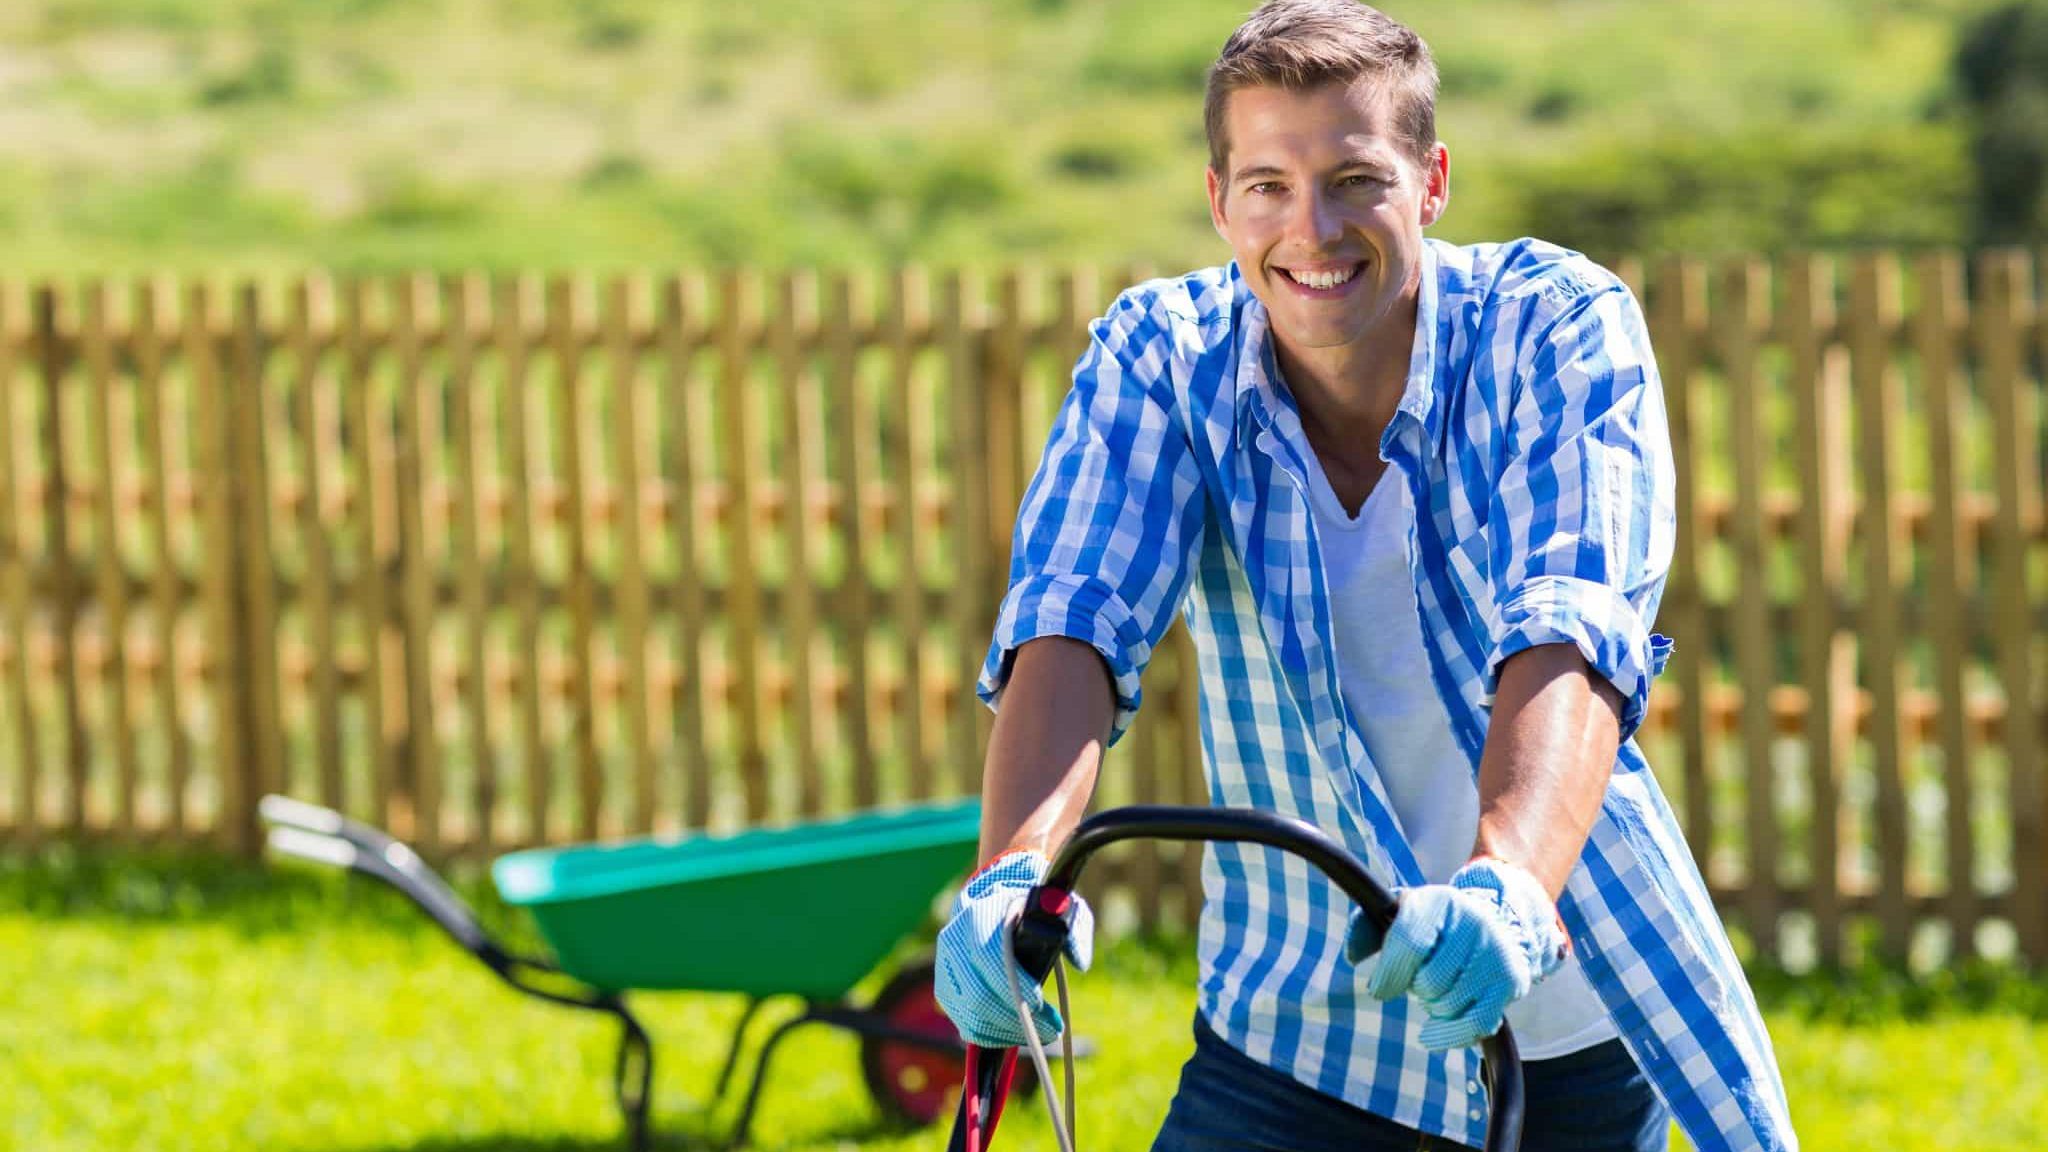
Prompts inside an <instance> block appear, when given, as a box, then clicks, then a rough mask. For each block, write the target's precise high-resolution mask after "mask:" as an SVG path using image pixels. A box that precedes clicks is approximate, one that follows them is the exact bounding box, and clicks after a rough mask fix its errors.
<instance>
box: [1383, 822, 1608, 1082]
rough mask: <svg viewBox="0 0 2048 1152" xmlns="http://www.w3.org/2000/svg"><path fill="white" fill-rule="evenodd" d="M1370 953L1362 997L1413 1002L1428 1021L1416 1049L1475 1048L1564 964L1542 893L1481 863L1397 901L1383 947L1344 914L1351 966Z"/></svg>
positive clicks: (1556, 925)
mask: <svg viewBox="0 0 2048 1152" xmlns="http://www.w3.org/2000/svg"><path fill="white" fill-rule="evenodd" d="M1375 951H1378V952H1379V953H1380V962H1379V966H1378V967H1377V968H1375V969H1373V973H1372V976H1371V978H1370V979H1369V980H1368V981H1367V982H1366V991H1367V992H1369V993H1371V994H1372V995H1373V996H1374V997H1376V998H1378V999H1380V1000H1393V999H1396V998H1397V997H1401V996H1407V995H1413V996H1414V997H1415V998H1416V1000H1418V1001H1420V1002H1421V1004H1422V1008H1423V1011H1425V1012H1427V1013H1428V1014H1429V1017H1430V1019H1429V1022H1428V1023H1426V1024H1424V1025H1423V1026H1422V1035H1421V1037H1420V1039H1421V1042H1422V1046H1423V1047H1424V1048H1427V1049H1429V1050H1430V1051H1432V1052H1441V1051H1443V1050H1445V1049H1447V1048H1462V1047H1465V1046H1467V1045H1471V1044H1477V1043H1479V1042H1480V1041H1481V1040H1483V1039H1485V1038H1486V1037H1488V1036H1491V1035H1493V1034H1494V1033H1495V1032H1497V1031H1499V1030H1500V1024H1501V1020H1502V1018H1503V1017H1504V1016H1505V1015H1506V1012H1507V1006H1508V1005H1510V1004H1512V1003H1514V1002H1515V1001H1517V1000H1520V999H1521V998H1522V997H1524V996H1527V995H1528V994H1529V990H1530V989H1531V988H1533V987H1535V986H1536V984H1537V982H1538V981H1540V980H1542V979H1543V978H1544V977H1545V976H1548V975H1550V974H1551V973H1552V972H1555V971H1557V969H1558V968H1559V967H1560V966H1562V965H1563V964H1564V959H1565V956H1566V955H1567V954H1568V953H1569V952H1570V951H1571V941H1570V939H1569V938H1568V937H1567V936H1566V935H1565V931H1564V925H1563V923H1562V922H1561V921H1560V920H1559V919H1558V916H1557V905H1556V904H1554V903H1553V902H1552V901H1551V899H1550V893H1549V892H1548V891H1546V890H1545V889H1544V887H1543V883H1542V882H1541V881H1539V880H1537V879H1536V877H1534V876H1532V875H1530V874H1529V873H1528V872H1527V871H1526V870H1524V869H1522V868H1518V867H1516V866H1515V865H1513V864H1510V863H1508V862H1507V861H1505V860H1497V859H1494V858H1493V857H1490V856H1482V857H1480V858H1479V859H1477V860H1474V861H1472V862H1471V863H1469V864H1466V865H1465V866H1464V867H1463V868H1460V869H1458V871H1457V872H1456V873H1455V874H1453V875H1452V876H1451V880H1450V883H1448V884H1429V885H1425V886H1422V887H1417V888H1410V889H1407V890H1406V891H1404V892H1402V893H1401V894H1400V911H1399V912H1398V913H1397V914H1396V915H1395V917H1394V923H1393V926H1392V928H1390V929H1389V930H1388V932H1387V934H1386V937H1385V939H1384V940H1382V939H1381V938H1380V934H1379V932H1378V931H1377V930H1376V929H1375V928H1374V927H1373V926H1372V925H1371V924H1370V923H1369V922H1368V921H1367V920H1366V919H1365V918H1364V916H1363V914H1360V913H1353V914H1352V918H1351V930H1350V933H1349V935H1348V936H1347V937H1346V939H1345V942H1344V955H1345V958H1346V959H1348V960H1350V961H1351V962H1352V963H1354V964H1356V963H1358V962H1359V961H1361V960H1364V959H1365V958H1366V957H1368V956H1370V955H1372V954H1373V952H1375Z"/></svg>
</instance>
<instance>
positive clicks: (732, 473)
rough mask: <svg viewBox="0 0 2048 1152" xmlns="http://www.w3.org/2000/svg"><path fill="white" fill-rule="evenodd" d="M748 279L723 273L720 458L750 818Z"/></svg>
mask: <svg viewBox="0 0 2048 1152" xmlns="http://www.w3.org/2000/svg"><path fill="white" fill-rule="evenodd" d="M746 287H747V284H746V281H745V280H744V279H742V277H741V274H740V273H739V272H738V271H736V270H728V271H726V272H725V273H723V274H722V275H721V276H720V277H719V281H718V356H719V377H718V409H719V441H720V455H721V457H722V459H721V461H720V463H721V465H722V468H723V471H724V473H725V491H726V494H727V496H728V502H727V505H726V526H727V532H726V539H725V545H726V557H725V565H724V568H725V594H726V612H727V617H728V621H729V628H730V633H729V636H728V641H727V646H726V651H727V660H728V661H729V665H728V666H729V667H730V668H731V669H732V671H733V674H732V675H730V676H728V677H727V683H728V684H729V685H730V686H731V693H732V700H731V703H732V710H733V714H734V722H735V724H736V726H737V730H736V732H735V733H734V747H735V750H736V753H737V755H738V758H739V769H740V786H741V788H742V790H743V795H744V798H745V802H746V819H747V822H748V823H750V824H751V823H758V822H760V821H761V820H764V819H766V818H767V816H768V814H769V811H770V804H771V799H772V798H771V796H770V793H769V779H768V753H767V750H766V749H765V748H764V747H763V746H762V743H761V703H760V702H761V673H760V616H761V588H760V576H759V572H758V571H757V569H756V568H755V564H756V556H757V555H758V553H757V552H756V550H755V547H754V518H755V516H756V510H755V506H754V486H753V483H752V480H751V470H750V468H749V465H748V461H749V460H751V459H754V457H753V455H752V453H753V450H754V448H753V444H754V438H753V434H752V431H751V429H752V426H753V419H752V413H750V412H749V411H748V406H749V404H750V403H751V400H752V396H751V393H750V391H749V389H748V387H747V375H748V373H747V357H748V353H749V352H750V351H751V348H750V342H749V340H748V335H747V331H746V327H745V325H746V322H747V317H746V315H745V313H744V311H743V309H744V306H745V290H746Z"/></svg>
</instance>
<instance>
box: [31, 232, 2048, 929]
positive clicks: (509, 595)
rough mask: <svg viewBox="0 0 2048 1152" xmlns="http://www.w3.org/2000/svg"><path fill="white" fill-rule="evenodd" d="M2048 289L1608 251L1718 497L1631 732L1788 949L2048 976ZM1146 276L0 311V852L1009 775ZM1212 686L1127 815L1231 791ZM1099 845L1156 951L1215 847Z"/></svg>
mask: <svg viewBox="0 0 2048 1152" xmlns="http://www.w3.org/2000/svg"><path fill="white" fill-rule="evenodd" d="M2037 263H2039V260H2038V258H2037V257H2035V256H2033V255H2030V254H2026V253H2019V252H1993V253H1986V254H1981V255H1977V256H1974V257H1968V258H1966V257H1965V256H1963V255H1962V254H1958V253H1947V252H1937V253H1928V254H1924V255H1918V256H1914V257H1912V258H1910V259H1903V258H1900V257H1897V256H1894V255H1889V254H1880V253H1869V254H1858V255H1853V256H1847V257H1824V256H1814V257H1800V258H1794V259H1786V260H1782V261H1779V262H1776V263H1775V264H1772V263H1766V262H1764V261H1762V260H1757V259H1747V258H1744V259H1733V260H1724V261H1717V262H1714V263H1711V264H1708V263H1702V262H1698V261H1692V260H1683V259H1673V260H1667V261H1663V262H1660V263H1658V264H1656V265H1654V266H1653V267H1650V268H1648V269H1645V268H1644V267H1643V266H1641V265H1640V264H1637V263H1635V262H1632V261H1621V262H1618V264H1617V266H1618V267H1619V268H1620V270H1621V271H1622V273H1623V275H1624V276H1625V278H1627V279H1629V281H1630V282H1631V284H1632V285H1634V286H1635V287H1636V289H1637V291H1638V293H1639V295H1641V297H1642V298H1643V300H1644V302H1645V306H1646V310H1647V312H1648V314H1649V316H1650V321H1651V326H1652V332H1653V337H1654V339H1655V342H1656V347H1657V350H1658V355H1659V361H1660V364H1661V367H1662V370H1663V374H1664V379H1665V387H1666V395H1667V401H1668V403H1669V411H1670V419H1671V430H1672V436H1673V441H1674V448H1675V450H1676V453H1677V463H1678V469H1679V475H1680V478H1681V480H1680V491H1679V502H1680V503H1679V514H1680V517H1681V523H1682V525H1683V530H1682V531H1681V533H1680V537H1679V552H1678V555H1677V557H1676V562H1675V565H1674V568H1673V571H1672V573H1671V577H1670V582H1669V585H1668V589H1667V593H1666V596H1665V599H1664V603H1663V608H1662V611H1661V614H1660V617H1659V621H1658V627H1659V629H1660V630H1661V631H1664V632H1666V633H1668V634H1670V635H1672V636H1673V637H1674V638H1675V640H1676V641H1677V650H1676V654H1675V658H1674V661H1673V664H1672V667H1671V668H1670V670H1669V671H1668V672H1667V674H1666V675H1665V676H1664V678H1663V679H1662V680H1660V682H1659V684H1658V686H1657V687H1656V689H1655V691H1654V693H1653V695H1652V712H1651V716H1650V720H1649V723H1648V724H1647V726H1646V728H1645V730H1644V734H1643V740H1644V743H1645V746H1646V749H1647V751H1648V752H1649V754H1650V756H1651V760H1652V763H1653V764H1654V766H1655V768H1656V770H1657V772H1658V775H1659V776H1660V778H1661V779H1663V781H1664V782H1665V784H1666V788H1667V790H1668V791H1669V792H1670V794H1671V795H1672V797H1673V801H1674V804H1675V805H1676V806H1677V807H1678V809H1679V810H1680V813H1681V815H1682V818H1683V822H1684V824H1685V826H1686V829H1687V832H1688V836H1689V838H1690V840H1691V842H1692V844H1693V846H1694V850H1695V852H1696V853H1698V855H1699V857H1700V859H1701V860H1702V862H1703V864H1704V865H1705V869H1706V872H1707V874H1708V877H1709V880H1710V883H1711V884H1712V887H1713V888H1714V890H1715V893H1716V896H1717V898H1718V899H1720V901H1721V902H1722V904H1723V905H1724V908H1725V909H1726V910H1727V911H1728V912H1729V913H1730V916H1731V919H1733V920H1736V921H1739V922H1741V923H1742V924H1743V925H1744V926H1745V927H1746V928H1747V930H1748V931H1749V932H1750V933H1751V935H1752V937H1753V938H1754V939H1755V940H1756V941H1757V942H1758V944H1759V946H1760V947H1761V948H1762V949H1764V950H1765V951H1767V952H1780V951H1790V950H1792V949H1794V948H1795V947H1804V948H1806V949H1807V950H1808V951H1810V952H1812V953H1814V954H1817V955H1818V956H1819V957H1822V958H1828V959H1832V958H1836V957H1838V956H1840V955H1841V954H1842V953H1843V951H1844V949H1845V948H1855V947H1859V946H1860V942H1862V941H1864V940H1865V938H1866V937H1871V938H1872V939H1871V940H1870V943H1872V944H1874V945H1875V946H1876V947H1880V948H1882V949H1884V950H1886V951H1890V952H1894V953H1898V952H1903V951H1905V950H1906V949H1907V948H1908V947H1909V946H1911V945H1912V944H1913V943H1914V941H1915V940H1916V939H1918V938H1919V935H1918V934H1919V933H1922V932H1927V931H1932V932H1934V933H1935V934H1936V935H1937V936H1940V935H1945V936H1946V938H1947V940H1948V941H1949V944H1948V947H1949V948H1950V949H1951V950H1953V951H1955V952H1957V953H1968V952H1970V951H1972V950H1973V949H1975V948H1977V947H1978V946H1979V943H1980V942H1981V941H1986V940H1991V941H1995V940H1997V938H1998V937H1999V934H2000V933H2005V934H2006V935H2007V937H2008V938H2009V939H2012V940H2014V941H2016V943H2017V946H2018V949H2019V952H2020V954H2021V955H2023V956H2025V957H2028V958H2030V959H2032V960H2034V961H2037V962H2038V961H2041V960H2044V959H2048V842H2044V832H2048V790H2044V788H2043V781H2042V766H2041V750H2042V746H2043V741H2044V731H2043V724H2042V717H2043V705H2042V699H2041V697H2042V691H2041V687H2040V680H2041V676H2042V672H2041V669H2042V660H2041V658H2042V655H2043V653H2042V652H2041V647H2042V637H2043V634H2044V627H2043V625H2044V621H2048V594H2044V588H2048V555H2044V549H2043V547H2042V545H2043V541H2044V535H2048V533H2044V527H2043V514H2042V500H2041V473H2042V463H2043V455H2044V437H2043V427H2042V423H2041V409H2042V405H2041V399H2042V395H2041V394H2042V385H2043V381H2042V364H2043V362H2044V361H2048V294H2040V295H2037V293H2036V292H2035V289H2034V281H2035V270H2036V267H2035V266H2036V264H2037ZM1142 275H1143V270H1142V269H1121V270H1118V271H1116V272H1115V273H1114V274H1111V275H1107V276H1102V275H1096V274H1092V273H1090V272H1087V271H1081V270H1074V271H1064V272H1061V273H1059V274H1057V275H1045V274H1041V273H1037V272H1027V271H1021V270H1020V271H1011V272H1005V273H1002V274H1000V275H997V276H993V277H987V278H983V277H975V276H969V275H965V274H962V273H958V272H947V273H944V274H937V275H927V274H925V273H922V272H920V271H917V270H899V271H894V272H891V273H888V274H886V275H881V276H856V275H851V274H830V275H823V276H820V275H816V274H812V273H805V272H792V273H785V274H776V275H762V274H755V273H747V272H740V271H725V272H718V273H713V274H708V275H701V276H700V275H677V276H672V277H664V278H655V277H622V278H617V279H611V280H606V281H604V282H602V283H599V282H595V281H592V280H589V279H586V278H578V277H553V278H547V279H541V278H536V277H510V278H496V279H486V278H482V277H476V276H455V277H443V278H429V277H425V276H406V277H397V278H389V279H364V280H332V279H328V278H324V277H314V278H308V279H304V280H301V281H298V282H295V283H292V284H289V285H283V286H280V285H274V284H264V285H253V284H243V285H237V286H234V287H233V288H231V289H230V288H223V287H222V286H220V285H218V284H215V283H213V282H207V281H199V282H191V283H181V284H173V283H169V282H166V281H160V280H147V281H143V282H139V283H134V284H130V285H123V286H121V287H119V288H118V289H114V288H110V287H109V286H107V285H105V284H101V283H89V284H84V285H80V286H66V287H63V288H61V289H60V288H58V287H54V286H47V285H42V286H26V285H21V284H0V838H4V842H7V843H13V844H17V845H20V844H29V843H32V842H34V841H36V840H38V839H40V838H45V837H49V836H52V835H59V836H67V837H75V838H81V839H85V840H88V841H91V840H113V841H119V842H132V843H149V842H193V841H204V842H212V843H217V844H220V845H222V846H226V847H229V848H233V849H237V850H243V851H249V850H253V849H254V848H255V846H256V844H257V841H258V835H257V829H256V825H255V819H254V814H253V804H254V800H255V798H256V797H258V796H260V795H261V794H263V793H264V792H267V791H274V790H282V791H286V792H289V793H291V794H293V795H297V796H301V797H304V798H306V799H311V800H316V801H320V802H323V803H327V804H330V805H334V806H337V807H341V808H343V809H345V810H347V811H349V812H351V813H352V814H355V815H357V816H359V817H362V818H364V819H368V820H371V821H373V822H376V823H378V824H381V825H384V826H386V827H388V828H391V829H392V830H393V831H394V832H395V833H396V834H397V835H400V836H402V837H405V838H407V839H409V840H411V841H413V842H414V843H415V844H417V845H418V846H420V847H421V848H422V849H423V850H424V851H426V852H428V853H430V854H432V855H435V856H440V857H446V856H451V855H462V854H472V855H474V854H485V853H491V852H496V851H501V850H504V849H508V848H512V847H516V846H521V845H527V844H534V843H543V842H555V841H563V840H570V839H589V838H596V837H614V836H626V835H634V834H643V833H673V832H678V831H683V830H688V829H695V828H707V827H708V828H732V827H737V826H741V825H744V824H749V823H754V822H760V821H767V820H782V819H791V818H798V817H803V816H809V815H817V814H822V813H830V812H835V811H843V810H846V809H850V808H854V807H864V806H868V805H873V804H882V803H891V802H898V801H903V800H907V799H911V798H916V797H926V796H943V795H955V794H960V793H963V792H968V791H971V790H973V789H974V788H975V787H976V785H977V780H978V776H979V766H980V749H981V745H982V741H983V740H984V739H985V737H986V733H987V728H988V720H987V715H986V712H985V710H984V709H982V708H981V707H980V706H979V705H978V704H977V703H976V702H975V701H974V699H973V695H972V684H973V679H974V675H975V673H976V672H977V670H978V668H979V665H980V662H981V657H982V654H983V651H984V646H985V645H986V643H987V637H988V632H989V626H990V624H991V623H992V621H993V618H994V613H995V609H996V606H997V603H998V601H999V598H1000V595H1001V592H1002V588H1003V577H1004V574H1005V572H1006V563H1007V561H1006V558H1007V556H1008V528H1009V521H1010V518H1011V516H1012V514H1013V513H1014V511H1015V508H1016V506H1017V503H1018V500H1019V497H1020V495H1021V492H1022V487H1023V485H1024V483H1025V481H1026V480H1027V479H1028V477H1029V471H1030V465H1031V462H1032V461H1033V460H1034V459H1035V455H1036V452H1037V450H1038V447H1039V445H1040V444H1041V443H1042V442H1043V439H1044V436H1045V432H1046V429H1047V427H1048V425H1049V422H1050V419H1051V416H1052V413H1053V410H1054V408H1055V407H1056V405H1057V403H1058V400H1059V397H1060V395H1061V393H1062V391H1063V389H1064V386H1065V381H1066V376H1067V373H1068V371H1069V370H1070V369H1071V366H1072V363H1073V361H1074V358H1075V357H1076V355H1077V354H1078V353H1079V352H1080V350H1081V349H1082V347H1083V346H1084V342H1085V340H1086V331H1085V324H1086V321H1087V319H1088V318H1089V317H1091V316H1094V315H1096V314H1098V313H1099V312H1100V311H1101V309H1102V308H1103V306H1104V305H1105V304H1106V302H1107V299H1108V297H1109V295H1110V292H1111V291H1112V290H1113V289H1114V288H1115V287H1120V286H1121V285H1122V284H1125V283H1129V282H1131V281H1132V280H1134V279H1137V278H1139V277H1140V276H1142ZM1192 659H1193V657H1192V650H1191V647H1190V645H1189V644H1188V643H1187V640H1186V636H1185V631H1184V630H1183V629H1180V628H1178V627H1176V629H1175V631H1174V633H1173V635H1172V637H1171V638H1170V640H1169V642H1168V643H1167V644H1165V645H1163V646H1162V649H1161V651H1160V653H1159V655H1158V657H1157V659H1156V660H1155V662H1154V664H1153V667H1152V669H1151V671H1150V672H1149V673H1148V676H1147V685H1146V696H1147V700H1148V705H1147V709H1146V713H1145V715H1143V716H1141V718H1140V720H1139V722H1138V724H1137V725H1136V727H1135V728H1134V730H1133V732H1132V734H1131V736H1130V738H1129V740H1128V741H1127V742H1126V743H1124V744H1123V745H1120V746H1119V748H1118V749H1117V750H1116V751H1115V752H1113V753H1112V756H1111V763H1110V766H1109V767H1108V769H1107V771H1106V772H1105V774H1104V783H1103V788H1102V796H1101V797H1100V799H1099V802H1100V803H1121V802H1130V801H1159V802H1172V801H1188V800H1197V799H1199V798H1200V797H1202V796H1203V795H1204V794H1205V785H1204V782H1203V780H1204V778H1203V772H1202V768H1201V765H1200V763H1199V748H1200V744H1199V740H1198V738H1197V736H1196V735H1195V730H1194V725H1195V722H1196V710H1197V709H1196V678H1195V674H1194V669H1193V664H1192ZM1752 686H1753V687H1754V690H1750V689H1751V687H1752ZM2015 702H2017V706H2016V705H2015ZM1105 863H1107V864H1109V865H1110V867H1109V868H1108V869H1107V871H1106V872H1105V874H1104V876H1103V878H1102V889H1103V892H1104V894H1105V895H1106V897H1107V898H1109V899H1112V900H1125V899H1128V900H1129V901H1130V902H1131V906H1132V907H1133V908H1134V909H1135V912H1136V914H1137V916H1138V917H1139V918H1140V919H1141V920H1142V921H1143V922H1144V923H1145V924H1146V925H1148V926H1156V925H1159V924H1161V923H1164V922H1167V921H1169V920H1177V921H1182V922H1185V920H1186V918H1187V917H1189V916H1190V915H1191V914H1192V912H1193V909H1194V907H1195V906H1196V905H1197V903H1198V902H1199V899H1200V893H1199V880H1198V868H1197V864H1198V859H1197V855H1196V853H1193V852H1182V851H1180V850H1179V849H1178V847H1176V846H1170V845H1169V846H1131V847H1130V848H1128V849H1127V850H1124V851H1121V852H1120V853H1118V854H1116V859H1115V860H1113V861H1106V862H1105ZM1799 941H1804V944H1799V943H1798V942H1799ZM1992 946H1993V947H1997V945H1996V944H1995V943H1994V944H1993V945H1992Z"/></svg>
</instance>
